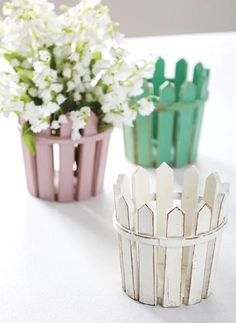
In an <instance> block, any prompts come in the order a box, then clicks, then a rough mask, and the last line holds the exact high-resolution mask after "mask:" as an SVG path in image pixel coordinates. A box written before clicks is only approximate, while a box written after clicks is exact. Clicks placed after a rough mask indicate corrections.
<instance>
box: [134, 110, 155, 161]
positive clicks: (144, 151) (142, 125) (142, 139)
mask: <svg viewBox="0 0 236 323" xmlns="http://www.w3.org/2000/svg"><path fill="white" fill-rule="evenodd" d="M135 124H136V127H135V131H136V145H137V151H136V153H137V164H139V165H140V166H143V167H151V166H152V120H151V116H141V115H138V116H137V119H136V122H135ZM143 134H145V135H143Z"/></svg>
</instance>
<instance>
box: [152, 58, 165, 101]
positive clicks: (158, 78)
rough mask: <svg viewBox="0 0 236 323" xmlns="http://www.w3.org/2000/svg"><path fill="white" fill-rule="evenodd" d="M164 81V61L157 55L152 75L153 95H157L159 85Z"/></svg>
mask: <svg viewBox="0 0 236 323" xmlns="http://www.w3.org/2000/svg"><path fill="white" fill-rule="evenodd" d="M164 82H165V61H164V60H163V58H161V57H159V58H158V59H157V61H156V65H155V72H154V75H153V79H152V83H153V92H154V95H156V96H159V94H160V93H159V89H160V86H161V85H162V84H163V83H164Z"/></svg>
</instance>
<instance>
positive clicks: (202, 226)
mask: <svg viewBox="0 0 236 323" xmlns="http://www.w3.org/2000/svg"><path fill="white" fill-rule="evenodd" d="M197 213H198V217H197V223H196V228H195V230H194V231H195V234H200V233H205V232H208V231H209V229H210V224H211V213H212V210H211V208H210V207H209V206H208V205H207V203H206V202H205V201H203V200H202V201H201V202H200V204H199V207H198V211H197Z"/></svg>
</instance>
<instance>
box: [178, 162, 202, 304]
mask: <svg viewBox="0 0 236 323" xmlns="http://www.w3.org/2000/svg"><path fill="white" fill-rule="evenodd" d="M198 196H199V173H198V170H197V168H196V167H195V166H191V167H189V168H188V169H187V170H186V172H185V173H184V180H183V191H182V199H181V208H182V209H183V210H184V212H185V222H184V236H185V237H189V236H191V235H194V233H195V228H196V224H197V204H198ZM192 257H193V247H185V248H183V269H184V272H185V274H184V277H185V278H184V279H183V280H182V294H183V295H184V302H185V303H186V302H187V298H186V290H187V291H188V290H189V286H190V276H191V264H192Z"/></svg>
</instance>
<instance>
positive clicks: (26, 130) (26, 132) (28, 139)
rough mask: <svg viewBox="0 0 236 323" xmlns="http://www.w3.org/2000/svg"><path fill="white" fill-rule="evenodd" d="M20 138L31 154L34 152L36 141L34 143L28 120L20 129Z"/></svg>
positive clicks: (33, 135)
mask: <svg viewBox="0 0 236 323" xmlns="http://www.w3.org/2000/svg"><path fill="white" fill-rule="evenodd" d="M21 135H22V138H23V140H24V142H25V144H26V146H27V147H28V149H29V151H30V153H31V155H35V154H36V143H35V133H33V131H32V130H31V129H30V124H29V122H28V121H27V122H25V123H24V124H23V126H22V129H21Z"/></svg>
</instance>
